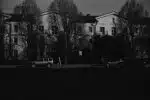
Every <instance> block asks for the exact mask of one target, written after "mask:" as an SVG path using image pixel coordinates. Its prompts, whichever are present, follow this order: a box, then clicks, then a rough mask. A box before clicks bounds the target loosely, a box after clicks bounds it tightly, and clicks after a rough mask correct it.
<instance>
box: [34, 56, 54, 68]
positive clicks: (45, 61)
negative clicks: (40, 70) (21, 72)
mask: <svg viewBox="0 0 150 100" xmlns="http://www.w3.org/2000/svg"><path fill="white" fill-rule="evenodd" d="M53 63H54V61H53V58H51V57H50V58H42V59H40V60H37V61H33V62H32V67H33V68H35V67H36V66H38V65H47V67H48V68H50V67H51V66H52V64H53Z"/></svg>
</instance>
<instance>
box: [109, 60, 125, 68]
mask: <svg viewBox="0 0 150 100" xmlns="http://www.w3.org/2000/svg"><path fill="white" fill-rule="evenodd" d="M123 62H124V61H123V60H122V59H120V60H117V61H108V62H107V67H108V68H111V67H112V68H121V66H122V64H123Z"/></svg>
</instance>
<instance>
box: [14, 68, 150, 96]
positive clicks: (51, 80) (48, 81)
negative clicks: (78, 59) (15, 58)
mask: <svg viewBox="0 0 150 100" xmlns="http://www.w3.org/2000/svg"><path fill="white" fill-rule="evenodd" d="M70 67H71V66H70ZM149 72H150V70H147V69H144V70H125V69H107V68H102V67H99V68H98V67H93V68H92V67H89V68H87V67H84V66H82V68H63V69H51V68H49V69H48V68H29V69H24V68H20V69H19V70H18V71H17V73H16V79H17V80H18V81H19V82H18V83H17V86H18V87H22V86H23V85H25V86H29V87H24V86H23V88H18V91H22V90H23V89H25V90H27V91H28V89H29V90H30V89H31V91H28V92H27V94H28V95H33V94H36V95H37V94H39V95H49V92H52V93H53V94H60V95H76V94H78V95H86V96H87V95H97V96H102V95H111V96H117V95H124V96H126V95H132V96H137V95H138V96H141V95H146V91H145V90H144V89H145V86H146V84H145V82H147V81H148V80H149V77H148V76H149ZM144 85H145V86H144ZM41 91H42V92H41ZM46 91H48V92H46ZM144 91H145V92H144ZM18 93H19V95H22V94H23V93H22V92H18Z"/></svg>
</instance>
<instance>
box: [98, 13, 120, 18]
mask: <svg viewBox="0 0 150 100" xmlns="http://www.w3.org/2000/svg"><path fill="white" fill-rule="evenodd" d="M109 15H115V16H118V12H116V11H111V12H109V13H103V14H100V15H99V16H98V17H97V18H103V17H106V16H109Z"/></svg>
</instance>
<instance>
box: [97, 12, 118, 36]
mask: <svg viewBox="0 0 150 100" xmlns="http://www.w3.org/2000/svg"><path fill="white" fill-rule="evenodd" d="M113 18H114V21H115V23H117V18H118V17H116V16H115V15H108V16H105V17H102V18H100V17H99V18H98V17H97V20H98V23H97V25H96V34H99V35H102V33H101V32H100V27H105V34H108V35H112V27H115V24H114V23H113Z"/></svg>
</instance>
